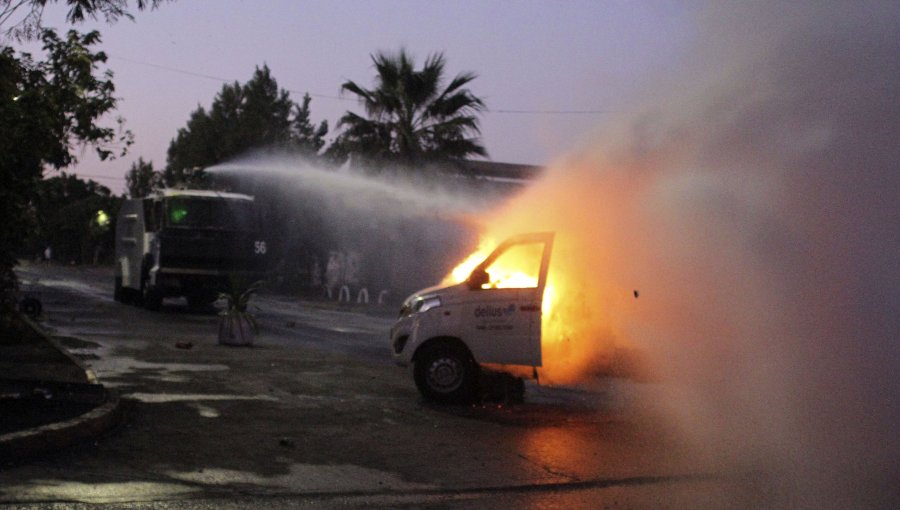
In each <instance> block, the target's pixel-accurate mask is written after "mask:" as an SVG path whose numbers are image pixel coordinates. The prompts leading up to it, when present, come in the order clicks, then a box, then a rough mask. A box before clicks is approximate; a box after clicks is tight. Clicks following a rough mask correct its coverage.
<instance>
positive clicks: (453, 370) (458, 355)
mask: <svg viewBox="0 0 900 510" xmlns="http://www.w3.org/2000/svg"><path fill="white" fill-rule="evenodd" d="M413 376H414V378H415V380H416V387H417V388H419V392H420V393H422V396H424V397H425V398H426V399H429V400H434V401H437V402H443V403H452V404H465V403H469V402H471V401H472V400H473V399H474V397H475V393H476V388H477V383H478V367H477V365H475V362H474V361H473V360H472V358H471V357H470V356H468V353H466V352H463V351H462V350H461V349H459V348H455V347H453V346H452V345H446V344H438V345H434V346H431V347H428V348H427V349H426V350H425V351H424V352H422V353H421V354H419V356H418V359H417V360H416V364H415V367H414V369H413Z"/></svg>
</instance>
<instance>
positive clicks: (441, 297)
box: [391, 232, 554, 403]
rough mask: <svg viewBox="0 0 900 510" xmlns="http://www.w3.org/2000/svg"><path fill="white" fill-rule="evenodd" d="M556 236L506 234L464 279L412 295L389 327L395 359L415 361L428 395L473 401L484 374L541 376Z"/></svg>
mask: <svg viewBox="0 0 900 510" xmlns="http://www.w3.org/2000/svg"><path fill="white" fill-rule="evenodd" d="M553 238H554V234H553V233H549V232H545V233H533V234H523V235H519V236H515V237H512V238H509V239H507V240H506V241H505V242H503V243H502V244H500V245H499V246H498V247H497V248H496V249H495V250H494V251H493V252H492V253H491V254H490V255H488V257H487V258H485V259H484V260H483V261H482V262H481V263H480V264H478V266H477V267H475V269H474V270H472V271H471V273H470V274H469V276H468V278H467V279H466V281H464V282H463V283H460V284H457V285H452V286H449V287H431V288H428V289H424V290H421V291H419V292H416V293H415V294H413V295H412V296H410V297H409V298H407V299H406V300H405V301H404V303H403V306H402V308H401V309H400V317H399V319H398V320H397V323H396V324H395V325H394V327H393V328H392V329H391V342H392V346H393V353H394V359H395V361H396V362H397V363H398V364H399V365H401V366H409V365H410V364H412V365H413V366H414V369H413V372H414V378H415V382H416V386H417V387H418V388H419V391H420V392H421V393H422V395H424V396H425V398H428V399H431V400H436V401H440V402H454V403H462V402H467V401H470V400H472V399H473V398H474V397H475V396H476V394H477V392H478V388H479V384H480V381H481V380H482V379H483V375H484V372H485V371H486V370H489V371H491V372H500V373H508V374H514V375H521V374H522V373H529V372H530V373H536V369H537V367H540V366H541V363H542V361H541V313H542V312H541V311H542V301H543V296H544V289H545V287H546V285H547V273H548V268H549V265H550V254H551V252H552V250H553Z"/></svg>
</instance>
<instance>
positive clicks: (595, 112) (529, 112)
mask: <svg viewBox="0 0 900 510" xmlns="http://www.w3.org/2000/svg"><path fill="white" fill-rule="evenodd" d="M109 57H110V58H113V59H115V60H121V61H123V62H130V63H132V64H138V65H142V66H147V67H153V68H156V69H162V70H164V71H169V72H173V73H179V74H184V75H187V76H194V77H196V78H203V79H206V80H214V81H217V82H221V83H233V82H238V81H239V80H229V79H226V78H222V77H219V76H212V75H210V74H203V73H197V72H194V71H187V70H185V69H178V68H176V67H170V66H164V65H159V64H153V63H151V62H142V61H140V60H134V59H130V58H125V57H120V56H116V55H109ZM285 90H287V91H288V92H290V93H292V94H298V95H300V94H309V96H310V97H316V98H321V99H333V100H336V101H353V102H356V101H357V100H356V99H354V98H351V97H342V96H335V95H329V94H319V93H314V92H307V91H304V92H301V91H299V90H293V89H285ZM484 111H485V112H487V113H502V114H513V115H607V114H612V113H618V112H616V111H615V110H506V109H496V110H495V109H491V108H486V109H485V110H484Z"/></svg>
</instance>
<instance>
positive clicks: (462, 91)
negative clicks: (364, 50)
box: [330, 49, 487, 167]
mask: <svg viewBox="0 0 900 510" xmlns="http://www.w3.org/2000/svg"><path fill="white" fill-rule="evenodd" d="M372 62H373V63H374V64H375V70H376V73H377V76H376V78H375V87H374V88H372V89H366V88H363V87H361V86H360V85H358V84H356V83H355V82H353V81H347V82H345V83H344V84H343V85H342V86H341V90H342V91H346V92H350V93H352V94H355V95H356V96H357V98H358V99H359V101H360V103H362V105H363V106H364V107H365V110H366V114H367V117H362V116H360V115H357V114H355V113H353V112H347V113H346V114H345V115H344V116H343V117H341V119H340V121H339V123H338V127H341V128H344V131H343V132H342V133H341V134H340V136H339V137H338V139H337V140H336V142H335V146H334V147H333V148H331V149H330V153H331V154H338V155H340V154H349V155H353V156H358V157H359V158H361V159H362V160H363V161H365V162H367V163H370V164H375V165H381V164H384V163H399V164H400V165H402V166H407V167H412V166H417V165H422V164H433V163H447V162H457V161H460V160H462V159H464V158H466V157H469V156H473V155H479V156H485V155H486V154H487V152H486V150H485V148H484V147H483V146H482V145H481V143H480V141H479V140H478V138H477V135H478V134H479V133H480V130H479V126H478V118H477V116H476V115H477V114H478V112H480V111H482V110H483V109H484V102H483V101H482V100H481V99H479V98H478V97H476V96H475V95H473V94H472V93H471V92H470V91H469V90H468V89H467V88H465V86H466V85H468V84H469V83H470V82H471V81H472V80H474V79H475V78H476V75H475V74H473V73H460V74H458V75H456V77H454V78H453V79H452V80H450V83H449V84H447V86H446V87H445V86H444V67H445V65H446V62H445V60H444V56H443V54H441V53H437V54H433V55H431V56H429V57H428V58H426V59H425V63H424V65H423V66H422V68H421V69H419V70H416V69H415V63H414V62H413V58H412V57H411V56H410V55H409V54H408V53H407V52H406V51H405V50H402V49H401V50H400V52H399V53H397V54H395V55H390V54H386V53H383V52H379V53H377V54H375V55H373V56H372Z"/></svg>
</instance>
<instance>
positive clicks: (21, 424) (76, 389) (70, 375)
mask: <svg viewBox="0 0 900 510" xmlns="http://www.w3.org/2000/svg"><path fill="white" fill-rule="evenodd" d="M119 417H120V405H119V398H118V396H117V395H116V393H115V392H113V391H111V390H109V389H107V388H105V387H104V386H103V385H102V384H99V383H98V382H97V380H96V377H95V376H94V373H93V372H92V371H91V370H90V369H88V368H86V367H85V366H84V364H83V363H82V362H81V361H80V360H79V359H78V358H76V357H75V356H73V355H72V354H70V353H69V352H68V351H67V350H66V349H65V348H64V347H63V346H62V345H60V343H59V342H57V341H56V340H55V339H53V338H52V337H50V336H49V335H48V334H47V333H46V332H44V331H43V330H42V329H41V328H40V326H38V325H37V324H35V323H34V322H33V321H31V320H30V319H28V318H27V317H25V316H24V315H16V316H14V317H13V318H12V320H11V321H10V323H9V324H8V325H5V326H4V327H3V328H0V465H4V464H7V463H9V462H11V461H14V460H19V459H22V458H27V457H30V456H34V455H38V454H41V453H44V452H47V451H51V450H56V449H59V448H64V447H66V446H70V445H73V444H77V443H80V442H82V441H86V440H89V439H91V438H93V437H96V436H97V435H99V434H102V433H103V432H105V431H106V430H108V429H109V428H111V427H113V426H114V425H115V424H116V423H117V422H118V419H119Z"/></svg>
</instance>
